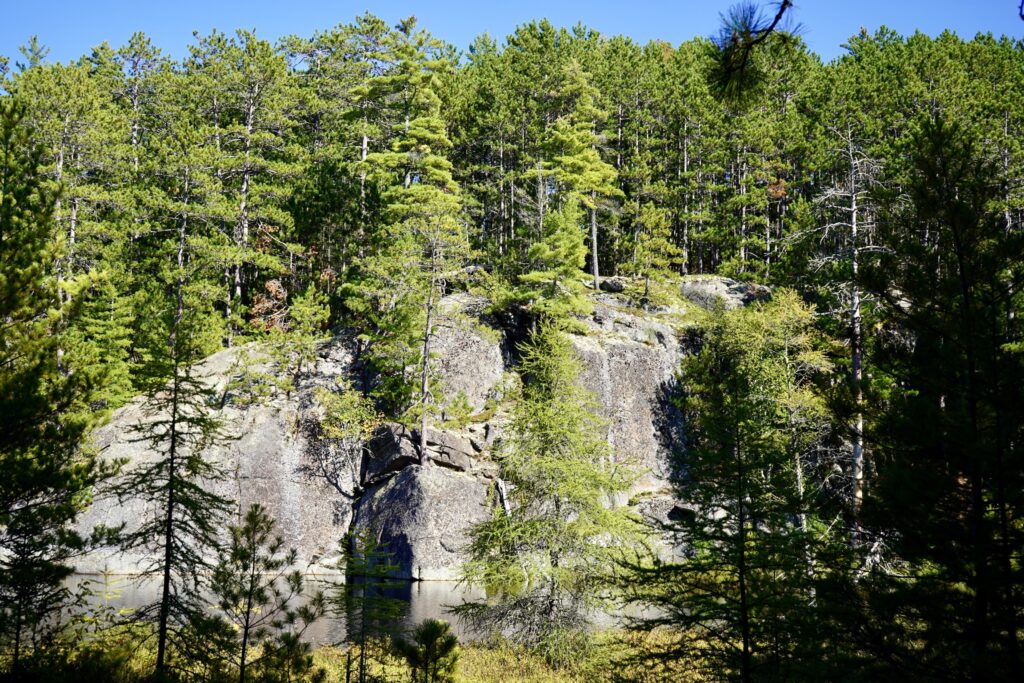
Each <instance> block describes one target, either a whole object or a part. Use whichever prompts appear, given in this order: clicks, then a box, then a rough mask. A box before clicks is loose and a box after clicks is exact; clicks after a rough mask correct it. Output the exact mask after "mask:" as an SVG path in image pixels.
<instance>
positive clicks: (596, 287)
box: [590, 192, 601, 292]
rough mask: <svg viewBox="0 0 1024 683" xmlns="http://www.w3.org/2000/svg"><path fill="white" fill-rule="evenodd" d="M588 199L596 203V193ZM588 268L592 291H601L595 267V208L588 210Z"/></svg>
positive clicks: (599, 279) (591, 194) (599, 278)
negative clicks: (591, 276)
mask: <svg viewBox="0 0 1024 683" xmlns="http://www.w3.org/2000/svg"><path fill="white" fill-rule="evenodd" d="M590 199H591V201H593V202H595V203H596V202H597V193H596V192H591V193H590ZM590 267H591V269H592V272H593V275H594V291H595V292H599V291H601V273H600V272H599V270H598V265H597V206H596V205H595V206H593V207H591V209H590Z"/></svg>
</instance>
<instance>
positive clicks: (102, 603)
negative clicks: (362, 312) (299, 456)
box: [71, 574, 483, 644]
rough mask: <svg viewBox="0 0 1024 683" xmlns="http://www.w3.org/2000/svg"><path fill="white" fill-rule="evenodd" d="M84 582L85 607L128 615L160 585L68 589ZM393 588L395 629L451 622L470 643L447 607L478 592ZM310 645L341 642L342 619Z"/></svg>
mask: <svg viewBox="0 0 1024 683" xmlns="http://www.w3.org/2000/svg"><path fill="white" fill-rule="evenodd" d="M337 580H338V577H332V576H330V575H310V576H307V577H306V588H307V590H308V591H313V590H317V589H322V588H324V587H325V584H326V583H327V582H333V581H337ZM86 582H88V586H89V588H90V591H91V593H92V597H90V599H89V604H91V605H93V606H96V607H103V608H105V609H108V610H112V611H115V612H117V611H122V613H126V612H130V611H131V610H134V609H136V608H138V607H142V606H144V605H149V604H152V603H154V602H156V600H157V598H158V597H159V591H160V584H159V582H158V581H155V580H153V579H149V580H145V581H140V580H138V579H137V578H135V577H132V576H126V575H96V574H79V575H76V576H75V577H74V578H73V579H72V580H71V588H72V590H74V589H76V588H80V587H83V584H85V583H86ZM394 583H395V587H394V588H389V589H387V590H386V591H385V594H386V596H387V597H390V598H396V599H399V600H401V601H403V602H405V603H406V605H407V608H406V612H405V615H404V616H403V618H402V619H401V620H400V622H399V624H398V625H397V629H396V630H403V629H411V628H412V627H413V626H415V625H416V624H418V623H420V622H421V621H423V620H424V619H444V620H446V621H448V622H450V623H451V625H452V630H453V631H454V632H455V634H456V635H457V636H458V637H459V639H460V640H472V639H473V637H474V635H475V634H473V633H472V632H471V631H469V630H468V629H467V628H466V627H465V626H464V625H463V624H460V623H459V621H458V619H456V618H455V617H454V616H452V615H450V614H449V613H448V609H447V607H448V606H451V605H457V604H459V603H460V602H463V601H464V600H478V599H480V598H482V597H483V591H482V590H480V589H474V588H468V587H466V586H463V585H459V584H457V583H452V582H447V581H415V582H414V581H395V582H394ZM306 637H307V638H308V640H309V641H310V642H313V643H316V644H327V643H338V642H341V641H343V640H344V639H345V623H344V620H343V619H340V618H335V617H330V616H327V617H324V618H323V619H321V620H320V621H318V622H317V623H315V624H313V625H312V626H311V627H310V628H309V630H308V631H307V632H306Z"/></svg>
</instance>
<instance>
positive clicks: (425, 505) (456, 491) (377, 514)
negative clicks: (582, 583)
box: [352, 465, 492, 581]
mask: <svg viewBox="0 0 1024 683" xmlns="http://www.w3.org/2000/svg"><path fill="white" fill-rule="evenodd" d="M491 488H492V485H491V483H490V482H489V481H488V480H486V479H485V478H482V477H478V476H474V475H472V474H468V473H465V472H457V471H454V470H451V469H448V468H445V467H438V466H436V465H423V466H421V465H413V466H411V467H407V468H405V469H404V470H402V471H401V472H399V473H398V475H396V476H394V477H392V478H390V479H388V480H387V481H385V482H383V483H381V484H378V485H376V486H373V487H371V488H369V489H368V490H367V491H366V493H364V494H363V496H362V497H361V498H360V500H359V503H358V504H357V505H356V513H355V519H354V521H353V525H352V526H353V531H354V532H355V533H356V534H360V533H364V532H370V533H371V534H373V536H374V538H375V539H376V540H377V541H378V542H379V543H380V544H381V545H382V546H383V548H384V549H386V550H387V552H389V553H390V554H391V559H392V561H393V562H395V563H396V564H397V565H398V566H399V568H400V569H399V570H398V572H397V577H398V578H403V579H413V580H420V581H452V580H457V579H458V578H459V567H460V565H461V562H462V558H463V548H464V546H465V544H466V542H467V538H466V532H467V530H468V529H469V527H470V526H472V525H473V524H476V523H477V522H482V521H484V520H486V519H488V518H489V517H490V514H491V505H490V490H491Z"/></svg>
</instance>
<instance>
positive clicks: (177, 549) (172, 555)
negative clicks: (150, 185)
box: [116, 118, 229, 676]
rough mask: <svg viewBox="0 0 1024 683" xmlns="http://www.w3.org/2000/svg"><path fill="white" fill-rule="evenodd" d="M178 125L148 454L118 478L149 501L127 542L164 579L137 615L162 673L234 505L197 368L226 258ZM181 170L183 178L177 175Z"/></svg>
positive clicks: (185, 133) (155, 316)
mask: <svg viewBox="0 0 1024 683" xmlns="http://www.w3.org/2000/svg"><path fill="white" fill-rule="evenodd" d="M179 125H180V128H176V129H173V130H172V132H171V134H170V135H168V139H167V140H166V141H165V142H166V144H167V149H166V150H165V153H166V154H168V158H169V160H173V161H172V163H169V164H168V165H167V177H169V178H171V179H172V182H171V183H169V184H168V186H166V187H165V188H162V189H161V191H162V192H163V193H164V195H163V196H164V201H163V202H162V203H161V204H160V205H159V210H160V213H159V214H158V219H159V220H160V221H161V222H162V223H163V224H164V225H165V226H166V227H167V232H168V233H170V235H171V237H164V238H163V239H159V240H157V241H156V242H155V245H154V252H155V253H154V254H153V255H152V256H151V257H150V259H147V263H146V266H147V268H149V269H151V273H150V285H149V287H148V288H147V290H146V291H145V298H144V301H145V305H146V309H147V310H146V312H147V315H146V325H145V328H144V330H142V331H141V334H140V343H141V344H142V345H143V348H144V349H145V361H144V364H143V366H142V368H141V370H140V372H139V382H140V384H141V385H142V386H143V387H144V389H145V399H144V403H143V415H144V417H143V419H142V421H140V423H139V424H138V425H137V427H136V428H135V432H136V435H135V438H136V439H137V441H138V442H139V443H140V444H145V445H146V448H147V450H148V451H150V453H149V454H147V456H146V457H143V458H140V459H139V460H138V461H137V462H135V463H133V466H132V467H131V468H130V469H129V470H128V471H127V472H126V473H125V475H124V477H123V479H122V480H121V481H119V482H118V484H117V487H116V489H117V493H118V496H119V497H120V498H121V499H128V498H133V499H141V500H142V501H144V502H145V503H146V504H147V509H148V510H149V514H148V515H146V516H144V517H143V518H142V519H139V520H137V523H136V522H135V521H133V526H132V527H130V528H128V529H126V530H125V532H124V534H123V538H122V543H123V546H124V547H125V548H126V549H143V550H145V551H147V552H148V553H149V554H150V558H149V559H150V561H149V564H148V565H147V566H145V567H143V568H142V572H141V573H142V575H143V576H145V577H154V578H156V579H157V580H158V581H159V585H160V596H159V599H158V601H157V602H156V603H155V604H152V605H149V606H145V607H143V608H141V609H140V610H139V613H138V616H139V618H140V619H142V620H146V621H152V622H155V625H156V639H157V661H156V668H157V674H158V675H160V676H165V675H167V674H168V671H170V669H171V666H172V664H171V650H172V646H174V645H179V646H182V645H183V642H182V641H181V639H180V638H179V636H180V635H181V634H182V633H183V632H185V631H186V630H187V628H188V626H189V624H190V623H191V622H193V621H194V620H195V618H196V616H197V615H199V614H200V613H201V611H202V602H201V600H200V590H201V588H202V587H203V572H204V571H206V570H209V569H210V565H211V564H212V562H211V560H210V550H211V549H212V548H214V547H216V546H217V544H218V543H219V533H220V531H221V528H222V527H221V523H222V522H223V520H224V515H225V514H226V512H227V510H228V509H229V501H227V500H226V499H225V498H223V497H221V496H220V495H218V494H216V493H214V492H213V487H214V485H215V484H216V482H217V481H218V480H220V479H222V478H223V476H224V473H223V472H221V471H220V470H219V469H218V467H217V466H216V465H215V464H214V463H212V462H211V461H210V460H209V459H208V457H207V454H206V450H207V449H208V448H209V447H210V446H211V445H213V444H214V443H216V442H218V441H220V440H222V439H224V438H226V436H225V434H224V432H223V429H222V426H221V424H220V423H219V421H218V419H217V418H216V416H215V415H214V414H213V412H212V406H213V405H215V400H214V398H213V396H212V393H211V392H212V389H211V387H210V386H209V385H208V384H206V383H205V382H204V381H203V380H202V379H201V378H199V377H197V376H196V369H195V367H194V366H195V365H196V364H197V363H198V362H199V361H201V360H202V359H203V358H205V357H206V356H207V355H208V354H209V353H210V352H211V351H212V350H214V349H216V348H218V346H219V340H220V338H221V333H222V331H223V327H222V324H221V323H219V316H217V314H216V313H215V311H214V310H213V304H214V301H216V296H215V292H216V289H217V283H216V280H215V277H216V275H217V271H218V270H219V268H218V266H219V265H220V264H221V263H222V261H220V260H219V258H218V257H217V254H218V250H217V248H216V247H217V242H216V235H214V236H213V239H212V240H211V236H210V235H208V234H204V233H203V231H202V230H201V229H200V226H199V225H197V224H201V221H200V220H197V215H196V214H197V212H202V210H203V206H202V198H203V197H204V193H205V192H207V191H208V189H209V184H210V183H212V180H213V179H212V178H211V176H210V175H208V174H207V173H205V172H204V170H203V168H202V164H203V162H204V156H203V155H202V151H201V150H200V148H199V147H198V146H197V145H195V144H194V142H195V137H194V136H195V135H196V131H194V130H191V129H190V127H189V126H188V121H187V119H184V118H183V119H182V120H181V121H180V122H179ZM178 174H180V176H179V175H178ZM179 178H180V179H181V181H182V182H181V184H178V183H177V182H174V181H175V180H178V179H179ZM154 196H157V195H154ZM165 234H166V233H165Z"/></svg>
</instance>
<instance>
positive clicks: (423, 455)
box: [420, 251, 437, 465]
mask: <svg viewBox="0 0 1024 683" xmlns="http://www.w3.org/2000/svg"><path fill="white" fill-rule="evenodd" d="M430 271H431V273H430V290H429V291H428V292H427V321H426V324H425V325H424V329H423V365H422V369H421V371H420V404H421V406H422V410H423V413H422V414H421V415H420V464H421V465H424V464H426V462H427V421H428V419H429V415H428V412H429V410H428V408H429V406H430V338H431V337H432V336H433V333H434V327H433V326H434V288H435V287H436V286H437V280H436V277H437V276H436V271H437V263H436V259H435V253H434V252H433V251H432V252H431V254H430Z"/></svg>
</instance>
